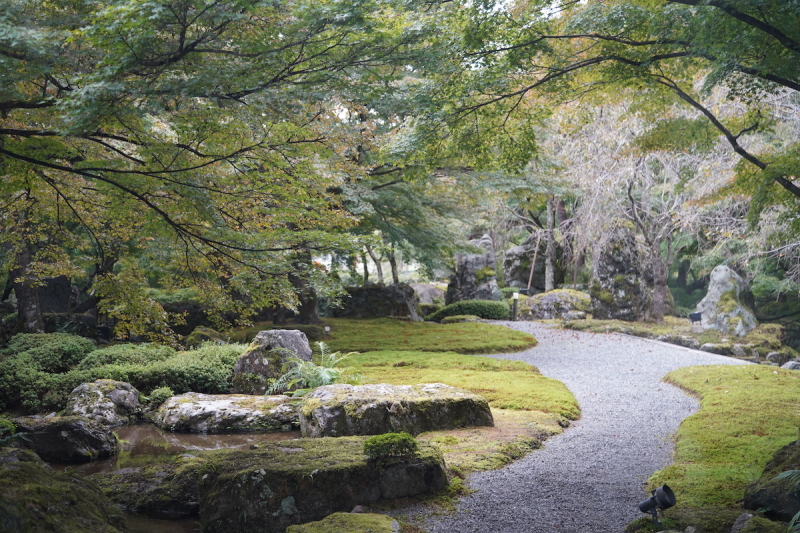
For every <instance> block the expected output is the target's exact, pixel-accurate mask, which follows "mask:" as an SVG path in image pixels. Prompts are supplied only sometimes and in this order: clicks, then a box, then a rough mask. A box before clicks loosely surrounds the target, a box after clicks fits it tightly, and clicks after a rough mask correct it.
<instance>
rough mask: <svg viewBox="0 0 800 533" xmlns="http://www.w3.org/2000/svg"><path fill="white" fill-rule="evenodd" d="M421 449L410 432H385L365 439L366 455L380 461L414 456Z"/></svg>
mask: <svg viewBox="0 0 800 533" xmlns="http://www.w3.org/2000/svg"><path fill="white" fill-rule="evenodd" d="M417 451H419V445H418V444H417V441H416V440H415V439H414V437H412V436H411V435H409V434H408V433H405V432H403V433H384V434H383V435H373V436H372V437H369V438H367V439H366V440H364V455H366V456H367V457H369V458H370V459H373V460H376V461H380V460H382V459H387V458H389V457H402V456H412V457H413V456H414V455H416V453H417Z"/></svg>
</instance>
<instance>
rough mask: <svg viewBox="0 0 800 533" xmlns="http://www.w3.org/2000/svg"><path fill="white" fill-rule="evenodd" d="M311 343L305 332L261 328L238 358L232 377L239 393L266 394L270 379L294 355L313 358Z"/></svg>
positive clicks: (234, 389)
mask: <svg viewBox="0 0 800 533" xmlns="http://www.w3.org/2000/svg"><path fill="white" fill-rule="evenodd" d="M311 354H312V352H311V346H310V345H309V344H308V338H307V337H306V334H305V333H303V332H302V331H299V330H296V329H270V330H265V331H259V332H258V334H257V335H256V337H255V338H254V339H253V342H251V343H250V346H248V348H247V350H245V352H244V353H243V354H242V355H241V357H239V359H238V360H237V361H236V365H235V366H234V367H233V378H232V380H231V383H232V386H233V392H234V393H237V394H264V393H265V392H266V391H267V386H268V384H269V380H271V379H277V378H278V377H279V376H280V375H281V374H283V372H284V367H285V365H286V363H287V361H288V360H289V358H291V357H293V356H294V357H299V358H300V359H302V360H304V361H311Z"/></svg>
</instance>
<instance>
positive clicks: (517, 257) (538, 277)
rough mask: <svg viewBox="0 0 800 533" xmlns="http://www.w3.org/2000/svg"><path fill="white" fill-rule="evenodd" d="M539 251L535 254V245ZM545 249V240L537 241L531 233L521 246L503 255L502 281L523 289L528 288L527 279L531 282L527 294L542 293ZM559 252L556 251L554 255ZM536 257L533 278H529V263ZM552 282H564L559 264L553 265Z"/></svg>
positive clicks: (543, 287)
mask: <svg viewBox="0 0 800 533" xmlns="http://www.w3.org/2000/svg"><path fill="white" fill-rule="evenodd" d="M537 242H538V245H539V247H538V248H539V251H538V253H537V252H536V248H537V247H536V245H537ZM546 249H547V239H545V238H542V239H539V238H538V236H537V234H536V233H531V234H530V235H528V237H527V238H526V239H525V240H524V241H522V244H519V245H517V246H514V247H513V248H511V249H509V250H507V251H506V253H505V258H504V259H503V280H504V281H505V284H506V286H508V287H517V288H523V287H527V286H528V279H530V280H531V291H530V293H529V294H534V293H539V292H544V289H545V252H546ZM559 251H560V250H559V249H558V247H557V249H556V253H557V255H558V252H559ZM534 255H535V256H536V265H535V266H534V267H533V277H531V263H532V262H533V257H534ZM553 267H554V271H553V282H554V283H555V284H556V285H559V284H561V283H562V282H563V281H564V274H565V272H564V270H562V269H561V268H559V262H558V261H554V264H553Z"/></svg>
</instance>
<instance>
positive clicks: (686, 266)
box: [675, 259, 691, 290]
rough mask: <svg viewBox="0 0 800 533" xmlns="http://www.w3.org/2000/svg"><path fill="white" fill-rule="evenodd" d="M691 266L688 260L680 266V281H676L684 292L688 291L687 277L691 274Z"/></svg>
mask: <svg viewBox="0 0 800 533" xmlns="http://www.w3.org/2000/svg"><path fill="white" fill-rule="evenodd" d="M690 264H691V263H690V262H689V260H688V259H684V260H683V261H681V262H680V263H679V264H678V279H677V280H676V281H675V284H676V285H677V286H678V287H679V288H681V289H683V290H686V277H687V276H688V274H689V265H690Z"/></svg>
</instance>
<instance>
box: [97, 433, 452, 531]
mask: <svg viewBox="0 0 800 533" xmlns="http://www.w3.org/2000/svg"><path fill="white" fill-rule="evenodd" d="M363 447H364V438H363V437H344V438H338V439H330V438H326V439H296V440H288V441H281V442H271V443H263V444H262V445H261V446H260V447H259V448H258V449H251V450H225V451H216V452H196V453H194V454H193V456H192V457H182V458H179V459H178V460H171V461H169V462H165V463H163V464H155V465H147V466H141V467H134V468H126V469H123V470H118V471H116V472H112V473H110V474H101V475H96V476H95V479H96V480H97V482H98V483H99V484H100V485H101V486H102V487H103V488H104V490H105V492H106V494H107V495H108V496H109V497H110V498H111V499H112V500H113V501H114V502H116V503H118V504H119V505H120V506H121V507H123V508H124V509H126V510H128V511H131V512H136V513H141V514H147V515H151V516H180V515H195V516H197V515H199V518H200V521H201V522H202V523H203V531H204V532H206V533H229V532H231V531H235V532H236V533H284V531H285V530H286V528H287V527H288V526H290V525H293V524H304V523H307V522H311V521H315V520H321V519H322V518H324V517H326V516H328V515H330V514H332V513H334V512H337V511H349V510H351V509H353V507H354V506H356V505H369V504H373V503H376V502H379V501H381V500H385V499H392V498H402V497H409V496H415V495H417V494H424V493H428V492H433V491H437V490H441V489H443V488H444V487H446V486H447V474H446V471H445V466H444V461H443V460H442V456H441V453H440V452H439V451H438V449H437V448H435V447H433V446H429V445H426V444H423V443H420V450H419V453H418V454H417V455H416V456H415V457H403V458H395V459H391V460H388V462H387V461H383V462H381V463H380V464H378V463H377V462H376V461H373V460H370V459H368V458H367V456H366V455H364V453H363ZM245 517H246V519H245Z"/></svg>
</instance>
